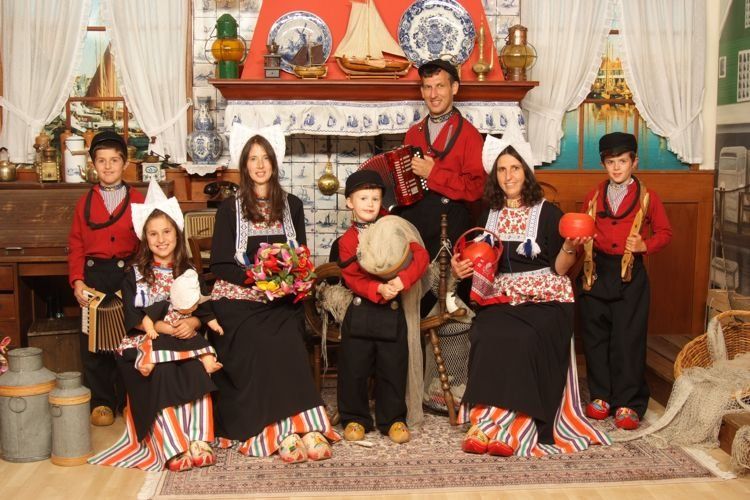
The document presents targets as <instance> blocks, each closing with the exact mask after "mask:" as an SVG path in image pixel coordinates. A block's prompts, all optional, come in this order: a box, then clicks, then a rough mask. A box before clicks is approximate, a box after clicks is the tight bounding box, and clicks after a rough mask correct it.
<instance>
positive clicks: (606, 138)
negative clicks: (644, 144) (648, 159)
mask: <svg viewBox="0 0 750 500" xmlns="http://www.w3.org/2000/svg"><path fill="white" fill-rule="evenodd" d="M628 151H632V152H633V153H637V152H638V141H636V140H635V136H634V135H633V134H626V133H625V132H612V133H611V134H606V135H603V136H602V138H601V139H599V156H601V157H602V158H604V157H605V156H617V155H620V154H622V153H627V152H628Z"/></svg>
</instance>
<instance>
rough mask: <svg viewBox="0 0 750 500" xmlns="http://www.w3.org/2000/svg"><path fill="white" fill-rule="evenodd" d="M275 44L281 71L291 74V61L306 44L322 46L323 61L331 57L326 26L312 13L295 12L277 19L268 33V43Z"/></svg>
mask: <svg viewBox="0 0 750 500" xmlns="http://www.w3.org/2000/svg"><path fill="white" fill-rule="evenodd" d="M271 42H276V44H278V46H279V55H281V69H282V70H284V71H286V72H287V73H293V71H292V64H291V61H292V59H293V58H294V56H295V55H296V54H297V52H298V51H299V49H301V48H302V47H305V46H306V45H307V44H308V43H311V44H314V45H317V44H320V45H322V46H323V61H324V62H325V61H327V60H328V56H330V55H331V46H332V44H333V38H332V37H331V30H330V29H329V28H328V25H327V24H326V23H325V21H323V20H322V19H321V18H320V17H318V16H316V15H315V14H313V13H312V12H307V11H304V10H295V11H292V12H287V13H286V14H284V15H283V16H281V17H280V18H278V19H277V20H276V21H275V22H274V23H273V25H271V30H270V31H269V32H268V41H267V43H268V44H269V45H270V44H271Z"/></svg>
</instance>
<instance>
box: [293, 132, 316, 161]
mask: <svg viewBox="0 0 750 500" xmlns="http://www.w3.org/2000/svg"><path fill="white" fill-rule="evenodd" d="M287 143H288V144H289V143H291V147H292V150H291V154H292V157H293V160H292V161H294V162H297V161H300V162H307V161H313V158H314V148H315V140H314V139H313V138H312V137H311V136H309V135H294V136H292V137H291V139H287Z"/></svg>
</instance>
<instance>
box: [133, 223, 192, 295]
mask: <svg viewBox="0 0 750 500" xmlns="http://www.w3.org/2000/svg"><path fill="white" fill-rule="evenodd" d="M158 217H164V218H166V219H167V221H168V222H169V223H170V224H171V225H172V228H173V229H174V231H175V237H176V238H177V242H176V245H175V247H174V259H173V260H172V276H174V277H175V278H176V277H177V276H180V275H182V273H184V272H185V271H187V270H188V269H190V268H191V267H192V266H191V265H190V261H189V260H188V255H187V248H186V245H185V236H184V235H183V234H182V231H180V228H179V227H177V224H176V223H175V221H174V220H173V219H172V217H170V216H169V215H167V214H166V213H164V212H162V211H161V210H158V209H157V210H154V211H153V212H151V214H149V216H148V218H147V219H146V222H145V223H144V224H143V234H141V244H140V245H139V246H138V251H137V252H136V254H135V257H134V258H133V266H135V267H136V268H137V269H138V271H139V272H140V273H141V275H143V278H144V279H145V280H146V283H148V284H149V285H152V284H153V283H154V279H155V277H154V270H153V269H152V267H151V266H152V263H153V262H154V254H153V252H152V251H151V249H150V248H149V247H148V238H147V237H146V228H147V227H148V223H149V222H151V221H152V220H154V219H156V218H158Z"/></svg>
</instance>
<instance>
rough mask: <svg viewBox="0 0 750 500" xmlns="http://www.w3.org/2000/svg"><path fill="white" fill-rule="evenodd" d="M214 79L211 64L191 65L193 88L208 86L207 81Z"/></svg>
mask: <svg viewBox="0 0 750 500" xmlns="http://www.w3.org/2000/svg"><path fill="white" fill-rule="evenodd" d="M213 77H214V65H213V64H193V87H202V86H204V85H207V84H208V79H209V78H213Z"/></svg>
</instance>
